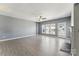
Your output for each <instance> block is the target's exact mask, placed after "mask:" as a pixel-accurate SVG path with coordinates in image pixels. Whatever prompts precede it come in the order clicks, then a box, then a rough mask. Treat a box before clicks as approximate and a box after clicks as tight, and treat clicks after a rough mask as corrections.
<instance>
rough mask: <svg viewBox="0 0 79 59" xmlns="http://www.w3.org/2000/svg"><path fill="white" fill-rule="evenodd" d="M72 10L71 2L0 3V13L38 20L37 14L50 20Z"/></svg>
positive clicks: (68, 13)
mask: <svg viewBox="0 0 79 59" xmlns="http://www.w3.org/2000/svg"><path fill="white" fill-rule="evenodd" d="M71 10H72V4H71V3H4V4H3V3H2V4H1V3H0V14H3V15H7V16H11V17H16V18H21V19H25V20H31V21H35V22H38V20H39V16H43V17H46V18H47V19H45V20H43V21H46V20H51V19H56V18H61V17H67V16H69V15H70V13H71Z"/></svg>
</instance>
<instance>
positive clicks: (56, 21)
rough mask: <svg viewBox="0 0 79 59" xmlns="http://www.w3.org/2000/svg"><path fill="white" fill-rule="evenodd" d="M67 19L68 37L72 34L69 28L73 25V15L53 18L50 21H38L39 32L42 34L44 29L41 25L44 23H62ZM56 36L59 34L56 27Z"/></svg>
mask: <svg viewBox="0 0 79 59" xmlns="http://www.w3.org/2000/svg"><path fill="white" fill-rule="evenodd" d="M64 21H66V23H67V24H66V26H67V28H66V30H67V37H70V34H69V28H68V27H70V26H71V17H70V16H69V17H64V18H59V19H53V20H49V21H44V22H40V23H38V34H42V30H41V26H42V24H51V23H55V24H56V25H57V23H61V22H64ZM56 36H57V29H56Z"/></svg>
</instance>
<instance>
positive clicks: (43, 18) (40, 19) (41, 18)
mask: <svg viewBox="0 0 79 59" xmlns="http://www.w3.org/2000/svg"><path fill="white" fill-rule="evenodd" d="M45 19H47V18H46V17H43V16H39V19H38V21H42V20H45Z"/></svg>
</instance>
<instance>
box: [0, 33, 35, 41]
mask: <svg viewBox="0 0 79 59" xmlns="http://www.w3.org/2000/svg"><path fill="white" fill-rule="evenodd" d="M35 35H36V34H34V35H28V36H22V37H16V38H8V39H1V40H0V41H8V40H14V39H19V38H24V37H30V36H35Z"/></svg>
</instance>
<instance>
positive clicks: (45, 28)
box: [42, 24, 56, 35]
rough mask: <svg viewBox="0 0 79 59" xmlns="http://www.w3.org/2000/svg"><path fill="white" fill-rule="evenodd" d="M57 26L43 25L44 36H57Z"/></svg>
mask: <svg viewBox="0 0 79 59" xmlns="http://www.w3.org/2000/svg"><path fill="white" fill-rule="evenodd" d="M55 30H56V24H43V25H42V33H43V34H52V35H55V34H56V33H55V32H56V31H55Z"/></svg>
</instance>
